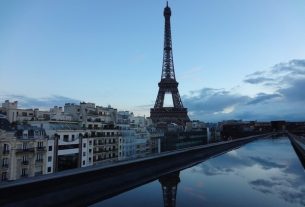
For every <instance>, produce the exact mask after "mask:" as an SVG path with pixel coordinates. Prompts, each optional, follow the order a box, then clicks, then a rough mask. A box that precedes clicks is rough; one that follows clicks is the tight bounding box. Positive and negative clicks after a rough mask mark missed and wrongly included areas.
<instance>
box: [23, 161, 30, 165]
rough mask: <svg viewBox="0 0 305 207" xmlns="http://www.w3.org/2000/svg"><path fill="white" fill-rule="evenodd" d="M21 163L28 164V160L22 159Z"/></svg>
mask: <svg viewBox="0 0 305 207" xmlns="http://www.w3.org/2000/svg"><path fill="white" fill-rule="evenodd" d="M21 163H22V164H23V165H29V161H28V160H23V161H22V162H21Z"/></svg>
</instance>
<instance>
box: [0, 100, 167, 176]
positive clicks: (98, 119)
mask: <svg viewBox="0 0 305 207" xmlns="http://www.w3.org/2000/svg"><path fill="white" fill-rule="evenodd" d="M0 130H1V131H0V150H1V151H0V161H1V168H0V169H1V170H0V174H1V181H5V180H17V179H21V178H26V177H33V176H40V175H44V174H50V173H54V172H60V171H63V170H67V169H74V168H79V167H88V166H92V165H97V164H103V163H113V162H117V161H123V160H129V159H135V158H139V157H144V156H147V155H149V154H151V153H155V152H158V143H160V139H162V133H159V132H156V130H155V129H154V128H153V127H152V122H151V120H150V119H148V118H146V117H144V116H134V114H133V113H132V112H129V111H117V109H115V108H112V107H111V106H107V107H102V106H96V105H95V104H94V103H85V102H81V103H80V104H75V103H66V104H65V105H64V107H58V106H54V107H53V108H50V110H45V111H43V110H39V109H37V108H35V109H22V108H19V107H18V102H17V101H14V102H10V101H9V100H6V101H5V102H4V103H2V107H0ZM158 140H159V141H158Z"/></svg>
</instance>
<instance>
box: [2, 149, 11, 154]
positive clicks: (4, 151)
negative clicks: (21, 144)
mask: <svg viewBox="0 0 305 207" xmlns="http://www.w3.org/2000/svg"><path fill="white" fill-rule="evenodd" d="M9 153H10V151H9V150H3V152H2V154H3V155H8V154H9Z"/></svg>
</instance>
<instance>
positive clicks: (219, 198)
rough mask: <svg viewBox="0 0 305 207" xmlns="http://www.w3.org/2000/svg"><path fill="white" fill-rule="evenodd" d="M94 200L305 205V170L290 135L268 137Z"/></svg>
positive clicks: (125, 203)
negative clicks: (118, 193) (126, 190)
mask: <svg viewBox="0 0 305 207" xmlns="http://www.w3.org/2000/svg"><path fill="white" fill-rule="evenodd" d="M169 164H170V163H169ZM92 206H96V207H97V206H118V207H121V206H135V207H137V206H139V207H140V206H141V207H142V206H145V207H150V206H151V207H153V206H192V207H194V206H213V207H217V206H241V207H244V206H247V207H252V206H253V207H257V206H268V207H271V206H275V207H281V206H283V207H289V206H291V207H297V206H305V171H304V168H303V167H302V165H301V163H300V161H299V159H298V157H297V155H296V153H295V151H294V150H293V148H292V146H291V144H290V141H289V140H288V139H287V138H285V137H282V138H278V139H262V140H258V141H255V142H252V143H249V144H247V145H245V146H243V147H241V148H239V149H235V150H233V151H230V152H227V153H225V154H223V155H220V156H218V157H214V158H211V159H209V160H207V161H205V162H202V163H200V164H198V165H196V166H193V167H191V168H188V169H185V170H182V171H180V172H173V173H170V174H167V175H164V176H162V177H161V178H159V179H158V180H155V181H152V182H150V183H148V184H145V185H143V186H140V187H137V188H135V189H132V190H130V191H128V192H125V193H122V194H120V195H118V196H115V197H113V198H110V199H107V200H104V201H100V202H98V203H96V204H94V205H92Z"/></svg>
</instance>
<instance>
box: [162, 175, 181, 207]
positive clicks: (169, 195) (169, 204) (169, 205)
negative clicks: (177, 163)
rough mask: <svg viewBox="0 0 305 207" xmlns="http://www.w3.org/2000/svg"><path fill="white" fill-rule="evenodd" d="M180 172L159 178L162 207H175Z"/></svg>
mask: <svg viewBox="0 0 305 207" xmlns="http://www.w3.org/2000/svg"><path fill="white" fill-rule="evenodd" d="M179 174H180V171H178V172H173V173H170V174H167V175H164V176H162V177H160V178H159V182H160V183H161V185H162V193H163V202H164V207H175V206H176V196H177V188H178V184H179V183H180V177H179Z"/></svg>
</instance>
